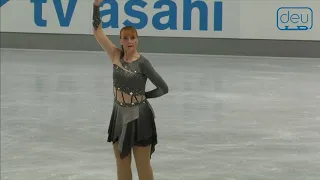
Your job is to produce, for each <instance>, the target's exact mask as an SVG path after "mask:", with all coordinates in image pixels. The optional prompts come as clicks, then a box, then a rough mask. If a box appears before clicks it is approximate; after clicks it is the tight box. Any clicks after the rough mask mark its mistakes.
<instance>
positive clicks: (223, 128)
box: [1, 49, 320, 180]
mask: <svg viewBox="0 0 320 180" xmlns="http://www.w3.org/2000/svg"><path fill="white" fill-rule="evenodd" d="M145 56H146V57H147V58H149V60H150V61H151V62H152V64H153V65H154V67H155V69H156V70H157V71H158V72H159V73H160V74H161V75H162V76H163V78H164V79H165V80H166V81H167V83H168V85H169V87H170V92H169V94H168V95H166V96H164V97H162V98H159V99H152V100H150V102H151V104H152V106H153V108H154V110H155V113H156V123H157V128H158V134H159V144H158V145H157V146H156V152H155V154H154V155H153V157H152V166H153V168H154V173H155V179H156V180H178V179H179V180H180V179H181V180H319V177H320V173H319V169H320V80H319V79H320V68H319V66H320V59H303V58H300V59H293V58H263V57H261V58H258V57H236V56H233V57H227V56H197V55H165V54H163V55H160V54H145ZM153 87H154V86H153V85H152V84H151V83H150V82H148V89H152V88H153ZM111 107H112V66H111V62H109V60H108V59H107V56H106V55H105V54H104V53H96V52H61V51H25V50H4V49H2V50H1V179H3V180H60V179H61V180H73V179H77V180H88V179H90V180H113V179H114V180H115V179H116V166H115V159H114V155H113V151H112V146H111V144H109V143H107V142H106V137H107V128H108V123H109V118H110V115H111V114H110V113H111ZM132 167H133V172H134V175H135V176H136V174H137V173H136V170H135V169H134V168H135V165H134V161H133V164H132ZM134 179H136V180H137V179H138V178H137V177H135V178H134Z"/></svg>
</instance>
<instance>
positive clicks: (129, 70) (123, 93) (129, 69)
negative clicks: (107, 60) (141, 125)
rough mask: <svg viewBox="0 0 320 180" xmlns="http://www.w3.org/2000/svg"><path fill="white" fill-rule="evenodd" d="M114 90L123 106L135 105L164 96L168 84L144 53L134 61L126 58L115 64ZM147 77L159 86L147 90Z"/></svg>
mask: <svg viewBox="0 0 320 180" xmlns="http://www.w3.org/2000/svg"><path fill="white" fill-rule="evenodd" d="M113 66H114V67H113V86H114V88H113V92H114V97H115V100H116V101H117V102H118V103H120V105H123V106H135V105H138V104H140V103H143V102H144V100H146V99H147V98H155V97H159V96H162V95H164V94H166V93H167V92H168V86H167V84H166V83H165V82H164V80H163V79H162V78H161V77H160V76H159V74H158V73H157V72H156V71H155V70H154V69H153V67H152V65H151V64H150V62H149V61H148V60H147V59H146V58H145V57H144V56H142V55H140V58H139V59H137V60H136V61H134V62H131V63H128V62H125V61H124V60H122V59H121V60H120V62H118V63H116V64H113ZM147 79H150V81H151V82H152V83H153V84H154V85H155V86H156V87H157V88H156V89H154V90H152V91H150V92H145V87H146V82H147Z"/></svg>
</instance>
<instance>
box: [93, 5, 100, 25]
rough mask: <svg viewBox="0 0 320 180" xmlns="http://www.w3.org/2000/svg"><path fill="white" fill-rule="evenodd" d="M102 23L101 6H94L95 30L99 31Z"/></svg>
mask: <svg viewBox="0 0 320 180" xmlns="http://www.w3.org/2000/svg"><path fill="white" fill-rule="evenodd" d="M101 22H102V20H101V18H100V6H96V5H95V4H93V13H92V25H93V28H94V29H98V27H99V26H100V23H101Z"/></svg>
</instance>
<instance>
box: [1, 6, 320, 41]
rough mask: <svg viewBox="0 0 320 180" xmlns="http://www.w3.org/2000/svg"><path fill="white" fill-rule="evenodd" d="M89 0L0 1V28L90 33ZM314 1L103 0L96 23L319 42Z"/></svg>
mask: <svg viewBox="0 0 320 180" xmlns="http://www.w3.org/2000/svg"><path fill="white" fill-rule="evenodd" d="M92 6H93V0H83V1H80V0H0V8H1V26H0V30H1V32H27V33H57V34H61V33H62V34H92V25H91V22H92ZM319 7H320V1H319V0H310V1H304V0H295V1H288V0H278V1H266V0H255V1H252V0H232V1H230V0H152V1H150V0H104V1H103V2H102V4H101V18H102V21H103V22H102V26H103V29H104V31H105V33H106V34H109V35H119V31H120V29H121V28H122V27H124V26H128V25H131V26H134V27H136V28H137V29H138V31H139V35H140V36H156V37H198V38H242V39H290V40H320V25H319V22H320V21H319V18H320V9H319Z"/></svg>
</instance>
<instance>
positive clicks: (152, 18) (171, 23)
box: [100, 0, 223, 31]
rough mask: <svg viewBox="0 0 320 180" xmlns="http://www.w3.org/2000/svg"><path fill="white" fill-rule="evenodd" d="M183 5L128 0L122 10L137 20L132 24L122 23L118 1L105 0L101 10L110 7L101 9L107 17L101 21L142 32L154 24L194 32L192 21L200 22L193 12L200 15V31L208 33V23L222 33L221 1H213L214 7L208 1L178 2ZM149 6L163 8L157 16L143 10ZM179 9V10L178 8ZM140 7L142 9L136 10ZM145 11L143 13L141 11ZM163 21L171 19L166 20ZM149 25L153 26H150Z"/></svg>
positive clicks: (130, 21) (158, 28)
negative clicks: (196, 11)
mask: <svg viewBox="0 0 320 180" xmlns="http://www.w3.org/2000/svg"><path fill="white" fill-rule="evenodd" d="M179 1H180V2H181V3H183V4H182V5H181V4H178V3H177V2H175V1H169V0H163V1H162V0H161V1H146V0H144V1H143V0H134V1H133V0H132V1H126V3H125V4H124V10H121V11H122V12H124V13H125V14H126V16H127V17H131V18H130V19H132V18H134V19H136V20H134V21H132V20H129V19H126V20H124V21H122V22H119V11H120V9H119V5H120V4H118V2H117V1H113V0H104V1H103V3H101V7H104V5H105V4H109V5H108V8H107V9H104V8H103V10H101V12H100V14H101V17H102V18H103V19H104V17H106V16H108V18H106V19H108V21H103V22H102V27H103V28H119V24H120V23H122V24H123V25H125V26H134V27H135V28H137V29H143V28H145V27H146V26H148V25H152V26H153V28H155V29H157V30H177V29H178V27H179V26H180V25H181V24H182V25H181V26H182V29H183V30H191V27H192V22H193V21H195V20H197V19H196V18H193V15H192V12H193V10H198V12H199V16H200V19H199V30H200V31H208V29H209V27H208V26H209V21H211V22H212V21H213V30H214V31H222V25H223V24H222V20H223V17H222V16H223V4H222V1H214V3H213V6H209V5H208V4H211V3H207V2H206V1H199V0H197V1H191V0H179ZM148 3H153V4H152V5H151V6H152V7H153V8H154V9H155V10H156V9H162V8H163V7H167V8H165V9H164V10H161V11H160V12H158V13H155V14H150V13H146V11H145V10H143V9H144V8H145V7H146V6H147V5H148ZM178 6H180V8H179V9H178V8H177V7H178ZM136 7H139V8H136ZM139 9H142V10H139ZM209 11H213V14H214V17H213V18H212V17H210V15H209ZM178 16H181V20H178ZM163 19H168V20H167V21H163ZM149 23H150V24H149ZM180 23H181V24H180Z"/></svg>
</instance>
